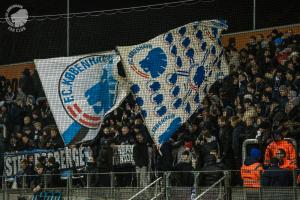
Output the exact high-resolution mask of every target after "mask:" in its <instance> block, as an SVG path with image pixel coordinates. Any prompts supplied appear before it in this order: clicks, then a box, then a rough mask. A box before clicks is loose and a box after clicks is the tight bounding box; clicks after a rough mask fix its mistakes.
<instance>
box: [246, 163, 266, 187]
mask: <svg viewBox="0 0 300 200" xmlns="http://www.w3.org/2000/svg"><path fill="white" fill-rule="evenodd" d="M262 172H263V168H262V165H261V164H260V163H258V162H256V163H253V164H252V165H245V164H243V166H242V168H241V177H242V179H243V182H244V187H251V188H259V187H260V176H261V174H262Z"/></svg>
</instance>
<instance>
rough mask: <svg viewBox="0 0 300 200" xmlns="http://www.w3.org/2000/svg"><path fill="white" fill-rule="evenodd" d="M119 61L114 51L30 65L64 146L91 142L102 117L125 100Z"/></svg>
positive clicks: (124, 85) (125, 87)
mask: <svg viewBox="0 0 300 200" xmlns="http://www.w3.org/2000/svg"><path fill="white" fill-rule="evenodd" d="M119 61H120V56H119V55H117V54H116V53H115V51H112V52H107V53H99V54H92V55H85V56H74V57H60V58H50V59H38V60H35V61H34V63H35V65H36V68H37V71H38V73H39V76H40V79H41V82H42V85H43V88H44V91H45V94H46V97H47V100H48V102H49V105H50V108H51V111H52V113H53V116H54V119H55V122H56V125H57V127H58V129H59V131H60V134H61V136H62V138H63V140H64V143H65V145H68V144H74V143H80V142H84V141H89V140H92V139H94V138H95V137H96V136H97V133H98V132H99V130H100V125H101V122H102V121H103V118H104V116H105V115H106V114H108V113H109V112H111V111H112V110H113V109H115V108H116V107H118V106H119V104H120V103H121V102H122V100H123V99H124V98H125V97H126V96H127V94H128V90H129V89H127V88H129V87H128V85H127V83H126V81H125V80H122V78H121V77H120V76H118V72H117V63H118V62H119ZM120 82H122V83H121V84H119V83H120Z"/></svg>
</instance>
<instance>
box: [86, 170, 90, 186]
mask: <svg viewBox="0 0 300 200" xmlns="http://www.w3.org/2000/svg"><path fill="white" fill-rule="evenodd" d="M90 180H91V179H90V173H87V174H86V187H87V188H89V187H90Z"/></svg>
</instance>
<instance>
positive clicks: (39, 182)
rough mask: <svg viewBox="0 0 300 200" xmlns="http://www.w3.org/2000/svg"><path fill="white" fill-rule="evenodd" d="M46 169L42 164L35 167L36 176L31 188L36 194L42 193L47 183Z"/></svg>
mask: <svg viewBox="0 0 300 200" xmlns="http://www.w3.org/2000/svg"><path fill="white" fill-rule="evenodd" d="M44 174H45V167H44V165H42V164H41V163H38V164H36V166H35V175H34V178H33V180H32V181H31V183H30V186H31V188H32V191H33V192H34V193H35V194H38V193H40V192H41V190H42V189H43V188H44V186H45V185H44V183H45V176H44Z"/></svg>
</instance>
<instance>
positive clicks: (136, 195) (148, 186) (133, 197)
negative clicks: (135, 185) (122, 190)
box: [129, 177, 163, 200]
mask: <svg viewBox="0 0 300 200" xmlns="http://www.w3.org/2000/svg"><path fill="white" fill-rule="evenodd" d="M162 179H163V178H162V177H159V178H158V179H156V180H155V181H153V182H152V183H150V184H149V185H147V186H146V187H144V188H143V189H142V190H141V191H139V192H138V193H136V194H135V195H133V196H132V197H131V198H129V200H133V199H135V198H136V197H138V196H139V195H140V194H142V193H143V192H144V191H146V190H147V189H148V188H150V187H151V186H152V185H154V184H155V196H154V197H153V198H151V199H155V198H157V197H158V196H159V195H160V194H161V192H160V193H159V194H157V183H158V182H159V181H161V180H162Z"/></svg>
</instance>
